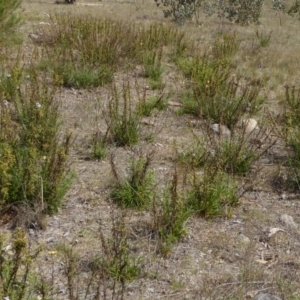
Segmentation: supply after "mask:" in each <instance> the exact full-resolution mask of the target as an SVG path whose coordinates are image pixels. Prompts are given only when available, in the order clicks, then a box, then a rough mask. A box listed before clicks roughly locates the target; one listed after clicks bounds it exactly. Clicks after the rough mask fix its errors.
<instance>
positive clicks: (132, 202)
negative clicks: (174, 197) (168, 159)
mask: <svg viewBox="0 0 300 300" xmlns="http://www.w3.org/2000/svg"><path fill="white" fill-rule="evenodd" d="M151 160H152V154H148V155H147V156H146V158H143V157H141V156H139V157H138V158H134V159H133V160H132V161H131V164H130V171H129V172H130V173H129V174H128V176H127V178H126V179H125V180H124V181H122V180H120V178H119V176H118V173H117V167H116V165H115V162H114V157H113V156H111V160H110V161H111V166H112V171H113V174H114V175H115V178H116V179H117V180H118V185H117V187H115V188H114V189H113V191H112V193H111V197H112V200H113V201H114V202H116V203H117V204H119V205H120V206H121V207H126V208H136V209H142V208H145V207H149V205H150V204H151V202H152V199H153V186H154V178H153V171H151V170H149V167H150V162H151Z"/></svg>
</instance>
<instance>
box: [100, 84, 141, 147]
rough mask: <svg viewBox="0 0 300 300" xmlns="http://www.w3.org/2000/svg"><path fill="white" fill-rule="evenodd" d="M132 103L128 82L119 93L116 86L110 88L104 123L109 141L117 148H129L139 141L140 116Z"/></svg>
mask: <svg viewBox="0 0 300 300" xmlns="http://www.w3.org/2000/svg"><path fill="white" fill-rule="evenodd" d="M120 94H121V95H120ZM132 102H133V100H132V96H131V91H130V84H129V82H127V83H124V84H123V87H122V90H121V91H118V89H117V87H116V85H113V86H112V88H111V99H110V101H109V106H108V110H107V111H106V112H105V121H106V123H107V127H108V128H109V133H110V136H111V139H112V141H113V142H114V143H115V144H116V145H117V146H131V145H135V144H136V143H137V142H138V141H139V138H140V122H141V115H140V113H139V109H138V108H134V107H133V104H132Z"/></svg>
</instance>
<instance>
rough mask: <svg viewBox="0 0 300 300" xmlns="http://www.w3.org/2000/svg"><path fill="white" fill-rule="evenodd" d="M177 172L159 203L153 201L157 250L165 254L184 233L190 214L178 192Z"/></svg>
mask: <svg viewBox="0 0 300 300" xmlns="http://www.w3.org/2000/svg"><path fill="white" fill-rule="evenodd" d="M177 189H178V174H177V171H175V173H174V175H173V179H172V181H171V183H170V185H169V186H168V187H167V188H166V190H165V191H164V194H163V197H162V200H161V201H160V203H159V202H158V201H157V202H156V201H154V202H153V208H152V219H153V222H152V223H153V230H154V231H155V232H157V234H158V243H159V251H160V252H161V253H162V254H163V255H164V256H167V255H168V254H169V253H170V251H171V247H172V245H173V244H174V243H176V242H177V241H178V240H180V239H181V238H182V237H183V236H184V235H185V234H186V231H185V223H186V221H187V219H188V218H189V216H190V215H191V210H190V209H189V208H187V205H186V200H185V199H184V198H183V197H182V196H180V195H179V193H178V190H177Z"/></svg>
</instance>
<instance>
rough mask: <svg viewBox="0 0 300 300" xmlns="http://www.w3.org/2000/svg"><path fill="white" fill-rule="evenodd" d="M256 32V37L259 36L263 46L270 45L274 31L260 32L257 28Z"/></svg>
mask: <svg viewBox="0 0 300 300" xmlns="http://www.w3.org/2000/svg"><path fill="white" fill-rule="evenodd" d="M255 34H256V37H257V39H258V41H259V44H260V46H261V47H268V46H269V44H270V41H271V36H272V31H270V32H269V33H267V34H265V33H263V32H260V31H258V30H256V32H255Z"/></svg>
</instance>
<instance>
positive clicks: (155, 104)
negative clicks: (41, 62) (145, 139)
mask: <svg viewBox="0 0 300 300" xmlns="http://www.w3.org/2000/svg"><path fill="white" fill-rule="evenodd" d="M166 108H167V101H166V96H165V95H164V94H163V95H161V96H157V97H150V98H149V99H147V100H146V99H145V98H143V99H141V101H139V104H138V110H139V112H140V114H141V115H142V116H147V117H149V116H150V115H151V113H152V112H153V110H155V109H156V110H164V109H166Z"/></svg>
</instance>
